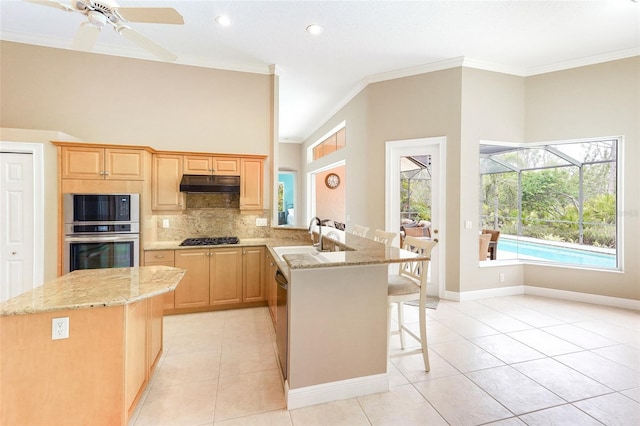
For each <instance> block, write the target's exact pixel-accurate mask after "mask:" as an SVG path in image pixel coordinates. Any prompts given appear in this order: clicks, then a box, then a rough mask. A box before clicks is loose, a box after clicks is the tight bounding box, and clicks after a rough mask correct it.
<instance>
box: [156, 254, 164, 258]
mask: <svg viewBox="0 0 640 426" xmlns="http://www.w3.org/2000/svg"><path fill="white" fill-rule="evenodd" d="M155 257H156V258H158V259H162V258H163V257H164V254H156V256H155Z"/></svg>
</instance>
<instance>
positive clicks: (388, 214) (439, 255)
mask: <svg viewBox="0 0 640 426" xmlns="http://www.w3.org/2000/svg"><path fill="white" fill-rule="evenodd" d="M445 142H446V138H444V137H437V138H424V139H409V140H400V141H389V142H387V143H386V167H385V170H386V179H385V182H386V184H385V186H386V188H385V206H386V211H385V228H386V230H387V231H392V232H396V233H399V232H400V209H401V207H400V168H401V166H400V164H401V161H400V160H401V158H402V157H408V156H430V157H431V173H432V176H431V200H425V202H426V203H427V204H428V205H430V206H431V229H432V237H433V238H437V239H438V245H437V246H436V247H435V248H434V249H433V252H432V254H431V265H430V267H431V270H430V272H431V273H430V280H429V283H428V286H427V294H429V295H434V296H440V297H444V292H445V279H444V253H445V251H444V245H445V240H444V238H443V235H442V232H441V230H442V229H444V222H445V214H444V210H443V209H444V206H445V200H444V194H445V191H444V188H445V170H444V166H445V162H444V152H445V146H444V145H445Z"/></svg>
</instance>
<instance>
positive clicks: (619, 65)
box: [524, 57, 640, 300]
mask: <svg viewBox="0 0 640 426" xmlns="http://www.w3.org/2000/svg"><path fill="white" fill-rule="evenodd" d="M525 90H526V104H525V107H526V122H525V124H526V126H525V127H526V132H525V140H526V141H527V142H539V141H550V140H565V139H577V138H588V137H604V136H622V137H623V138H624V139H623V143H622V150H621V152H620V153H619V156H618V159H619V160H618V161H619V165H620V171H621V173H622V174H623V179H622V188H619V189H618V197H619V199H620V200H622V202H623V205H622V209H621V214H620V215H619V216H618V219H619V222H618V225H619V226H621V229H622V230H623V235H622V238H621V240H620V241H619V243H620V246H621V249H622V253H623V257H622V260H623V262H624V272H622V273H614V272H604V271H594V270H579V269H569V268H557V267H548V266H537V265H535V266H534V265H531V266H527V267H525V269H524V271H525V282H526V283H527V284H528V285H534V286H538V287H546V288H553V289H559V290H568V291H582V292H586V293H593V294H599V295H605V296H613V297H623V298H628V299H635V300H640V239H639V238H638V235H640V185H638V182H640V167H638V165H639V164H640V57H635V58H629V59H624V60H618V61H612V62H607V63H603V64H598V65H592V66H589V67H582V68H576V69H571V70H567V71H561V72H554V73H549V74H543V75H539V76H534V77H529V78H527V79H526V83H525Z"/></svg>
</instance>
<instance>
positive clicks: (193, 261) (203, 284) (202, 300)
mask: <svg viewBox="0 0 640 426" xmlns="http://www.w3.org/2000/svg"><path fill="white" fill-rule="evenodd" d="M209 256H210V254H209V249H195V250H176V254H175V259H176V261H175V265H176V268H183V269H186V270H187V272H186V274H185V275H184V278H182V281H180V284H178V287H176V291H175V297H176V301H175V307H176V309H177V308H197V307H203V306H208V305H209Z"/></svg>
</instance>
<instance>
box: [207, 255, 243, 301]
mask: <svg viewBox="0 0 640 426" xmlns="http://www.w3.org/2000/svg"><path fill="white" fill-rule="evenodd" d="M210 279H211V300H210V304H211V306H215V305H225V304H230V303H240V302H242V249H241V248H220V249H212V250H211V270H210Z"/></svg>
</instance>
